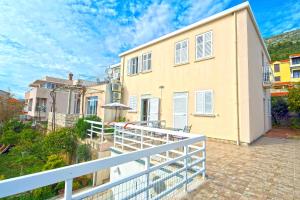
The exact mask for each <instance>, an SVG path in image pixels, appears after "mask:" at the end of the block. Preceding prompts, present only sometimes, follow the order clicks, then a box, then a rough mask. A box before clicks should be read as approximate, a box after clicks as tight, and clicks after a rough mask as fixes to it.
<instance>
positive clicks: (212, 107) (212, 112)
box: [195, 89, 214, 116]
mask: <svg viewBox="0 0 300 200" xmlns="http://www.w3.org/2000/svg"><path fill="white" fill-rule="evenodd" d="M200 92H203V93H204V99H203V100H204V101H203V111H204V112H203V113H200V112H197V94H198V93H200ZM206 92H210V93H211V112H210V113H208V112H206V111H205V103H206V102H205V93H206ZM195 115H203V116H205V115H206V116H211V115H214V91H213V90H212V89H208V90H197V91H195Z"/></svg>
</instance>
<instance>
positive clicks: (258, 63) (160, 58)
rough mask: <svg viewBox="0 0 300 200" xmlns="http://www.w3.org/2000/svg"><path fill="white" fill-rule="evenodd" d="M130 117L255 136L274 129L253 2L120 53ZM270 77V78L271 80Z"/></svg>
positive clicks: (223, 135) (235, 136)
mask: <svg viewBox="0 0 300 200" xmlns="http://www.w3.org/2000/svg"><path fill="white" fill-rule="evenodd" d="M120 57H121V64H120V65H121V84H122V90H123V93H122V101H123V103H125V104H127V105H129V106H130V107H131V108H132V110H130V111H128V112H127V114H126V118H127V119H128V120H129V121H144V120H165V121H166V126H167V128H168V127H169V128H179V129H183V128H184V127H187V126H188V127H191V132H194V133H195V132H196V133H201V134H205V135H206V136H208V137H211V138H218V139H225V140H231V141H236V142H237V143H240V142H243V143H251V142H252V141H254V140H255V139H256V138H258V137H259V136H261V135H262V134H264V133H265V132H266V131H268V130H269V129H270V128H271V117H270V116H271V114H270V89H269V88H270V83H269V78H268V77H269V76H268V75H266V74H265V75H263V73H264V72H266V73H269V70H268V64H269V62H270V57H269V54H268V51H267V49H266V47H265V45H264V42H263V39H262V37H261V35H260V32H259V29H258V26H257V24H256V21H255V18H254V15H253V13H252V11H251V8H250V5H249V3H248V2H245V3H242V4H240V5H238V6H235V7H233V8H230V9H228V10H225V11H223V12H221V13H218V14H216V15H213V16H211V17H209V18H206V19H203V20H201V21H199V22H196V23H195V24H192V25H189V26H187V27H185V28H182V29H179V30H177V31H175V32H172V33H169V34H167V35H164V36H162V37H160V38H158V39H155V40H153V41H150V42H148V43H146V44H143V45H141V46H138V47H136V48H134V49H131V50H128V51H126V52H123V53H121V54H120ZM264 78H265V80H264Z"/></svg>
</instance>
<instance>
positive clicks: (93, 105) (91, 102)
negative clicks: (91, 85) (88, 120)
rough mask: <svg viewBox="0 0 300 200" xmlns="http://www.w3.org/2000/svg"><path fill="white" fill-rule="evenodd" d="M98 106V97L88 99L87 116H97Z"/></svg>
mask: <svg viewBox="0 0 300 200" xmlns="http://www.w3.org/2000/svg"><path fill="white" fill-rule="evenodd" d="M97 106H98V97H97V96H93V97H88V98H87V109H86V114H87V115H97Z"/></svg>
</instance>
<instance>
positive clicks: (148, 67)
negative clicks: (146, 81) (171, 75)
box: [142, 53, 151, 71]
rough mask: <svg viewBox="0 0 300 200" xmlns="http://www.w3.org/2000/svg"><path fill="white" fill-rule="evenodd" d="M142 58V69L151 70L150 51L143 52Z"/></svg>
mask: <svg viewBox="0 0 300 200" xmlns="http://www.w3.org/2000/svg"><path fill="white" fill-rule="evenodd" d="M142 59H143V67H142V71H149V70H151V53H145V54H143V56H142Z"/></svg>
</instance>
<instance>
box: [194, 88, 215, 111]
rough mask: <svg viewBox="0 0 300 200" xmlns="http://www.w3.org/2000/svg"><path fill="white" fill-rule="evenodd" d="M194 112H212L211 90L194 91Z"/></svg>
mask: <svg viewBox="0 0 300 200" xmlns="http://www.w3.org/2000/svg"><path fill="white" fill-rule="evenodd" d="M196 114H204V115H207V114H213V91H212V90H203V91H197V92H196Z"/></svg>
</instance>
